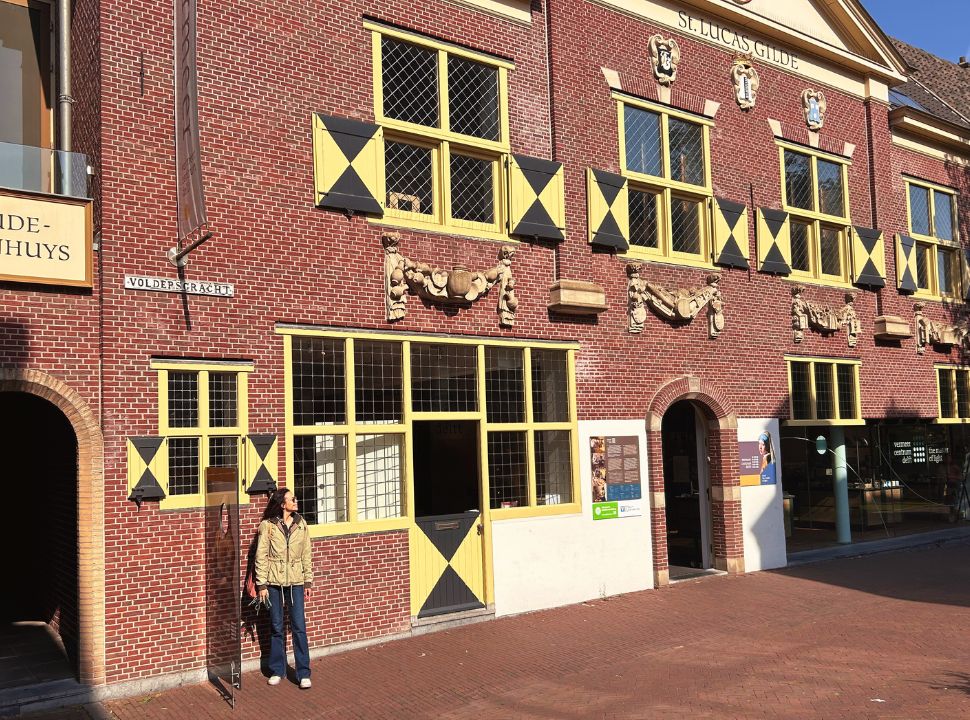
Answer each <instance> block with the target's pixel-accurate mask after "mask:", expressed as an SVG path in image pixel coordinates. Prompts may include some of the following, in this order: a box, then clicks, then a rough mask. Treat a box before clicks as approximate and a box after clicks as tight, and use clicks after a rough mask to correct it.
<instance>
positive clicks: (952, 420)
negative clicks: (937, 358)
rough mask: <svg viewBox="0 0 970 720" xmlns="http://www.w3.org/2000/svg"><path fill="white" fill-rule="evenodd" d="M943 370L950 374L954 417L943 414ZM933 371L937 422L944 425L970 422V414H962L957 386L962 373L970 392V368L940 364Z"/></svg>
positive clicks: (969, 392)
mask: <svg viewBox="0 0 970 720" xmlns="http://www.w3.org/2000/svg"><path fill="white" fill-rule="evenodd" d="M941 372H947V373H949V374H950V380H951V390H950V400H951V402H952V403H953V416H952V417H945V416H944V415H943V388H942V387H941V384H940V373H941ZM933 373H934V375H935V381H936V422H937V423H940V424H944V425H956V424H965V423H970V414H968V415H966V416H963V415H961V414H960V401H959V398H960V392H959V390H958V387H957V383H958V382H959V381H960V377H961V375H962V377H963V380H964V382H965V383H967V386H968V394H970V368H967V367H961V366H958V365H942V364H940V365H934V366H933Z"/></svg>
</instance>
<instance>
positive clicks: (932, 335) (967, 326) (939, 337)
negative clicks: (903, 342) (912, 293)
mask: <svg viewBox="0 0 970 720" xmlns="http://www.w3.org/2000/svg"><path fill="white" fill-rule="evenodd" d="M925 308H926V303H921V302H918V303H915V304H914V305H913V314H914V315H915V322H914V325H915V326H916V353H917V354H918V355H922V354H924V353H925V352H926V346H927V345H949V346H952V345H959V346H961V347H962V348H963V349H964V350H970V323H968V322H967V319H966V318H964V319H962V320H961V321H960V322H958V323H955V324H952V325H951V324H948V323H941V322H936V321H935V320H928V319H927V318H926V317H924V316H923V310H924V309H925Z"/></svg>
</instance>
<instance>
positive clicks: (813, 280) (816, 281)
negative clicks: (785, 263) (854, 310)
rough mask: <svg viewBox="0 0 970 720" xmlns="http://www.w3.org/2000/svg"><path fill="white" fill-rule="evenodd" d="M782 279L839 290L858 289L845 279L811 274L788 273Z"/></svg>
mask: <svg viewBox="0 0 970 720" xmlns="http://www.w3.org/2000/svg"><path fill="white" fill-rule="evenodd" d="M782 279H783V280H787V281H788V282H790V283H798V284H799V285H816V286H818V287H827V288H837V289H839V290H857V289H858V288H856V286H855V285H853V284H852V283H851V282H847V281H845V280H822V279H820V278H817V277H814V276H811V275H805V276H803V275H796V274H795V273H792V274H791V275H788V276H787V277H784V278H782Z"/></svg>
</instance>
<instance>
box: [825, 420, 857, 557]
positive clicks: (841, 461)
mask: <svg viewBox="0 0 970 720" xmlns="http://www.w3.org/2000/svg"><path fill="white" fill-rule="evenodd" d="M829 437H830V438H831V442H832V448H831V449H832V455H833V459H832V465H833V468H832V469H833V470H834V471H835V472H834V474H833V478H832V490H833V492H834V493H835V533H836V535H837V537H838V541H839V543H841V544H842V545H848V544H849V543H851V542H852V527H851V525H850V524H849V473H848V471H847V465H846V461H845V431H844V430H843V429H842V428H841V427H839V426H838V425H835V426H833V427H832V431H831V433H830V434H829Z"/></svg>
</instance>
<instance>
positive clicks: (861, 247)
mask: <svg viewBox="0 0 970 720" xmlns="http://www.w3.org/2000/svg"><path fill="white" fill-rule="evenodd" d="M849 232H850V236H851V237H852V281H853V282H854V283H855V284H856V285H863V286H867V287H885V286H886V247H885V243H884V242H883V237H882V232H881V231H880V230H873V229H872V228H866V227H859V226H856V227H850V228H849Z"/></svg>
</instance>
